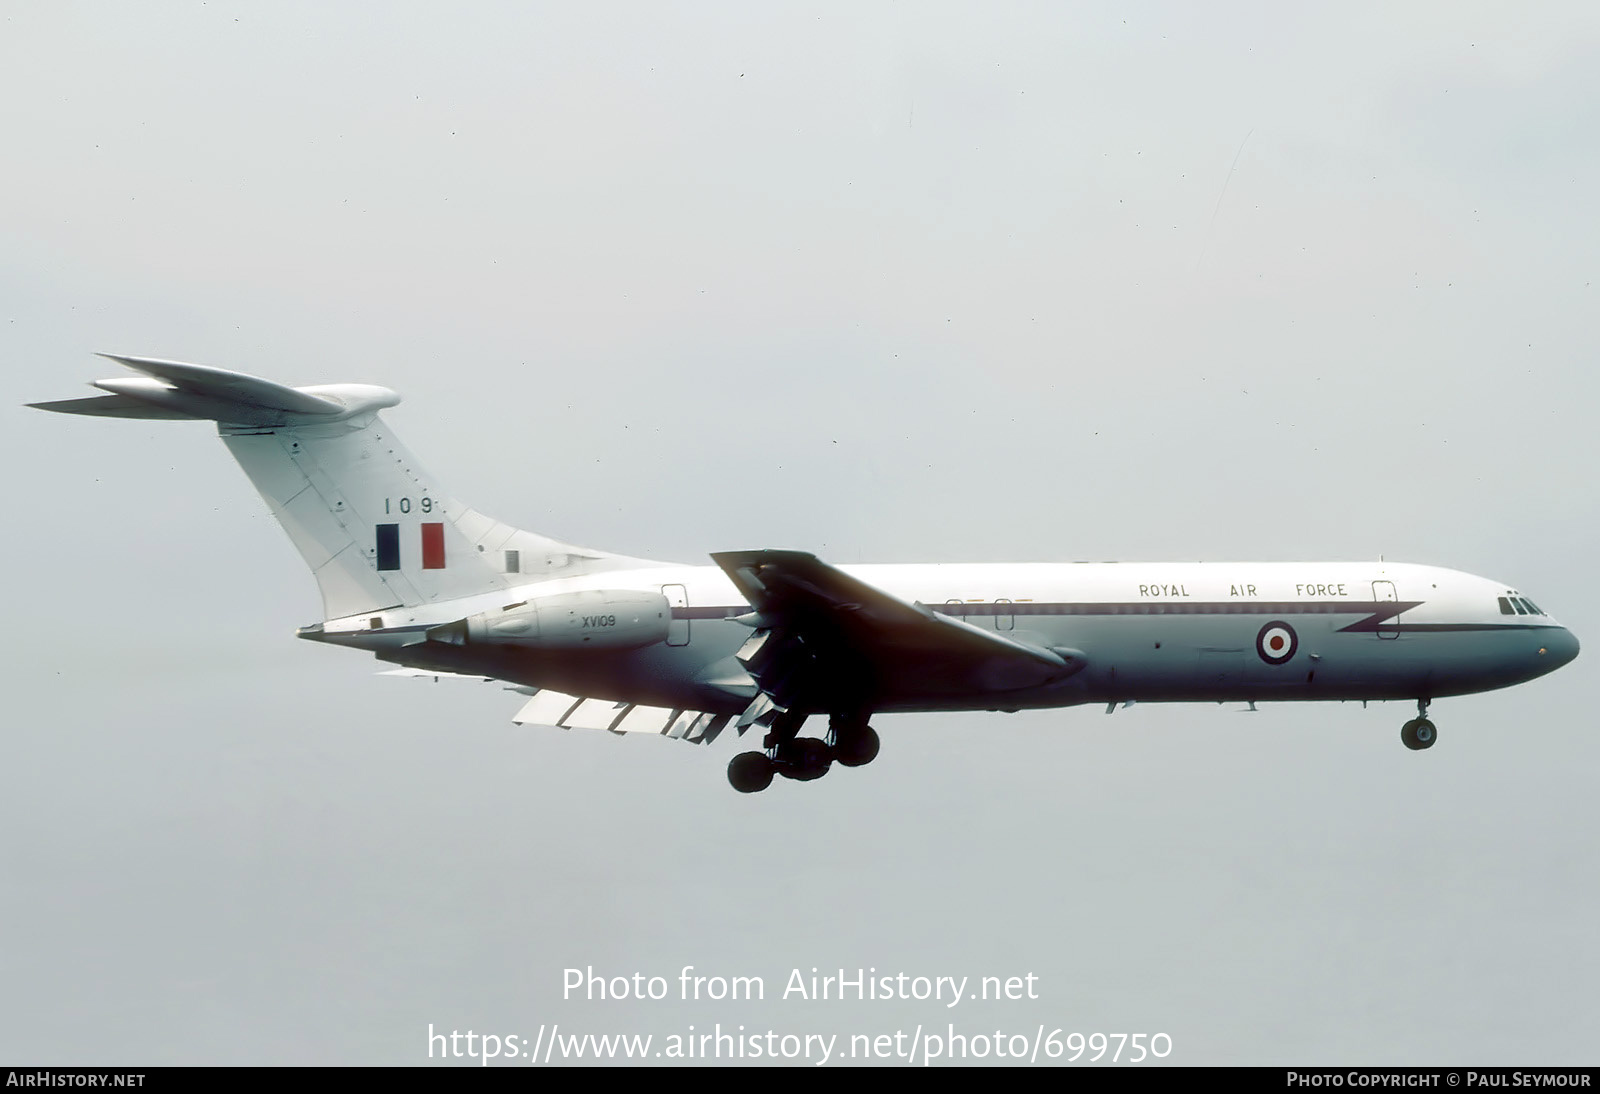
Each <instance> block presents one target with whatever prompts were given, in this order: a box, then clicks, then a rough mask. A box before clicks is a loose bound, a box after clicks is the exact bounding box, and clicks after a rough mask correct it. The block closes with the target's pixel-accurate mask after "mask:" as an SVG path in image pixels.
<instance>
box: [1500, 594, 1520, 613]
mask: <svg viewBox="0 0 1600 1094" xmlns="http://www.w3.org/2000/svg"><path fill="white" fill-rule="evenodd" d="M1500 614H1501V615H1516V614H1517V613H1516V611H1515V610H1514V609H1513V608H1512V607H1511V601H1510V600H1508V599H1507V598H1505V597H1503V596H1502V597H1500Z"/></svg>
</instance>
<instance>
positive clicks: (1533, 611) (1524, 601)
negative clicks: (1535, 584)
mask: <svg viewBox="0 0 1600 1094" xmlns="http://www.w3.org/2000/svg"><path fill="white" fill-rule="evenodd" d="M1517 603H1518V604H1520V605H1521V606H1522V607H1524V608H1527V609H1528V614H1529V615H1542V614H1544V613H1542V612H1541V611H1539V609H1538V608H1535V607H1534V606H1533V601H1531V600H1529V599H1528V598H1527V597H1525V596H1519V597H1517Z"/></svg>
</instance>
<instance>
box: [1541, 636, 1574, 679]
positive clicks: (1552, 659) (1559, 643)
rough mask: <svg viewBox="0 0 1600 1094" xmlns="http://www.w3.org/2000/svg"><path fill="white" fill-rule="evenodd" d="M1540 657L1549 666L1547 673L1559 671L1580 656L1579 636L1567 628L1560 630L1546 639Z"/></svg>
mask: <svg viewBox="0 0 1600 1094" xmlns="http://www.w3.org/2000/svg"><path fill="white" fill-rule="evenodd" d="M1539 655H1540V660H1542V661H1544V662H1545V664H1546V665H1547V666H1548V668H1546V670H1545V671H1546V672H1549V671H1551V670H1552V669H1558V668H1560V667H1561V666H1562V665H1565V664H1566V663H1567V662H1568V661H1571V660H1572V659H1573V658H1574V657H1577V656H1578V636H1577V635H1575V634H1573V633H1572V632H1571V631H1569V630H1567V629H1566V628H1565V627H1561V628H1558V629H1557V630H1555V631H1553V632H1551V634H1550V636H1549V637H1548V638H1546V639H1545V642H1544V648H1543V649H1541V650H1540V651H1539Z"/></svg>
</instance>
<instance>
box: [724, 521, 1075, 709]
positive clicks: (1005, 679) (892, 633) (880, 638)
mask: <svg viewBox="0 0 1600 1094" xmlns="http://www.w3.org/2000/svg"><path fill="white" fill-rule="evenodd" d="M711 557H712V559H713V560H714V561H715V562H716V563H717V565H718V566H720V567H722V569H723V571H724V572H725V573H727V575H728V577H729V578H731V579H732V580H733V583H734V584H735V585H736V586H737V587H738V588H739V591H740V592H742V593H744V595H745V597H746V598H747V599H748V600H749V601H750V603H751V605H752V606H753V607H754V608H755V612H754V613H752V615H750V616H746V617H744V618H743V622H746V623H748V624H749V625H750V626H752V627H753V628H754V629H755V632H756V633H755V634H754V635H753V636H752V637H751V639H750V641H749V642H747V643H745V646H744V648H743V649H741V650H740V651H739V653H738V655H737V656H738V659H739V661H740V663H741V664H743V665H744V666H745V669H746V670H747V671H748V672H749V673H750V674H751V675H752V676H753V677H755V680H756V682H757V684H759V685H760V687H761V690H762V692H763V696H762V698H764V699H765V700H767V702H766V707H765V709H763V710H757V707H758V706H760V705H761V702H762V700H761V699H758V700H757V704H755V705H753V706H752V708H751V710H749V711H746V713H745V715H744V717H742V718H741V721H742V722H743V721H748V720H752V719H756V718H760V717H761V716H762V715H763V714H765V713H766V712H767V711H768V710H770V709H772V708H773V707H779V708H783V709H796V708H798V709H804V710H807V711H814V712H822V711H828V712H834V711H844V710H857V709H867V710H870V709H876V708H880V707H882V706H884V705H888V704H900V705H905V704H923V703H926V704H928V705H930V706H937V705H938V704H939V703H941V702H952V703H957V704H961V705H966V704H970V702H971V701H972V700H973V699H974V697H992V698H994V699H995V700H996V701H997V702H998V701H1003V696H1004V695H1005V693H1007V692H1015V691H1020V690H1024V689H1029V688H1037V687H1044V686H1047V685H1050V684H1053V683H1055V682H1056V681H1058V680H1061V679H1064V678H1066V677H1068V676H1070V675H1072V674H1073V673H1075V672H1077V671H1078V670H1079V669H1081V668H1082V667H1083V665H1084V663H1085V660H1084V656H1083V654H1082V653H1079V652H1078V651H1076V650H1067V649H1061V650H1057V649H1046V648H1044V647H1042V646H1036V645H1033V644H1031V643H1027V642H1022V641H1018V640H1016V639H1012V638H1007V637H1005V636H1004V635H1001V634H997V633H995V632H993V631H986V630H982V629H980V628H978V627H975V626H973V625H971V624H969V623H967V622H965V621H963V620H959V619H954V618H952V617H950V616H947V615H943V614H941V613H938V612H935V611H932V610H931V609H929V608H927V607H926V606H924V605H922V604H917V603H911V602H907V601H904V600H901V599H899V598H897V597H894V596H891V595H889V594H888V593H886V592H883V591H882V590H881V589H875V588H873V587H872V586H871V585H868V584H866V583H865V582H863V581H860V580H858V579H856V578H854V577H851V576H850V575H849V574H847V573H845V572H844V571H842V570H838V569H835V568H834V567H832V566H829V565H828V564H827V563H825V562H823V561H822V560H821V559H819V558H817V557H816V556H815V555H810V554H807V553H805V552H803V551H731V552H726V553H722V554H714V555H712V556H711Z"/></svg>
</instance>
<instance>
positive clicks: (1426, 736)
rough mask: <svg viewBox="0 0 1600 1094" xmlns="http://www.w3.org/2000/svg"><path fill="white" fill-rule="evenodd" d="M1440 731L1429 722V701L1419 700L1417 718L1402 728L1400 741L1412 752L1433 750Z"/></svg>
mask: <svg viewBox="0 0 1600 1094" xmlns="http://www.w3.org/2000/svg"><path fill="white" fill-rule="evenodd" d="M1438 739H1439V731H1438V730H1437V729H1435V728H1434V726H1433V723H1432V722H1430V721H1428V700H1426V699H1418V700H1417V716H1416V717H1415V718H1413V719H1411V721H1409V722H1407V723H1406V724H1405V725H1403V726H1401V727H1400V740H1401V742H1403V743H1404V744H1405V746H1406V747H1407V748H1409V749H1412V750H1414V751H1415V750H1420V749H1424V748H1432V747H1433V743H1434V742H1435V741H1437V740H1438Z"/></svg>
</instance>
